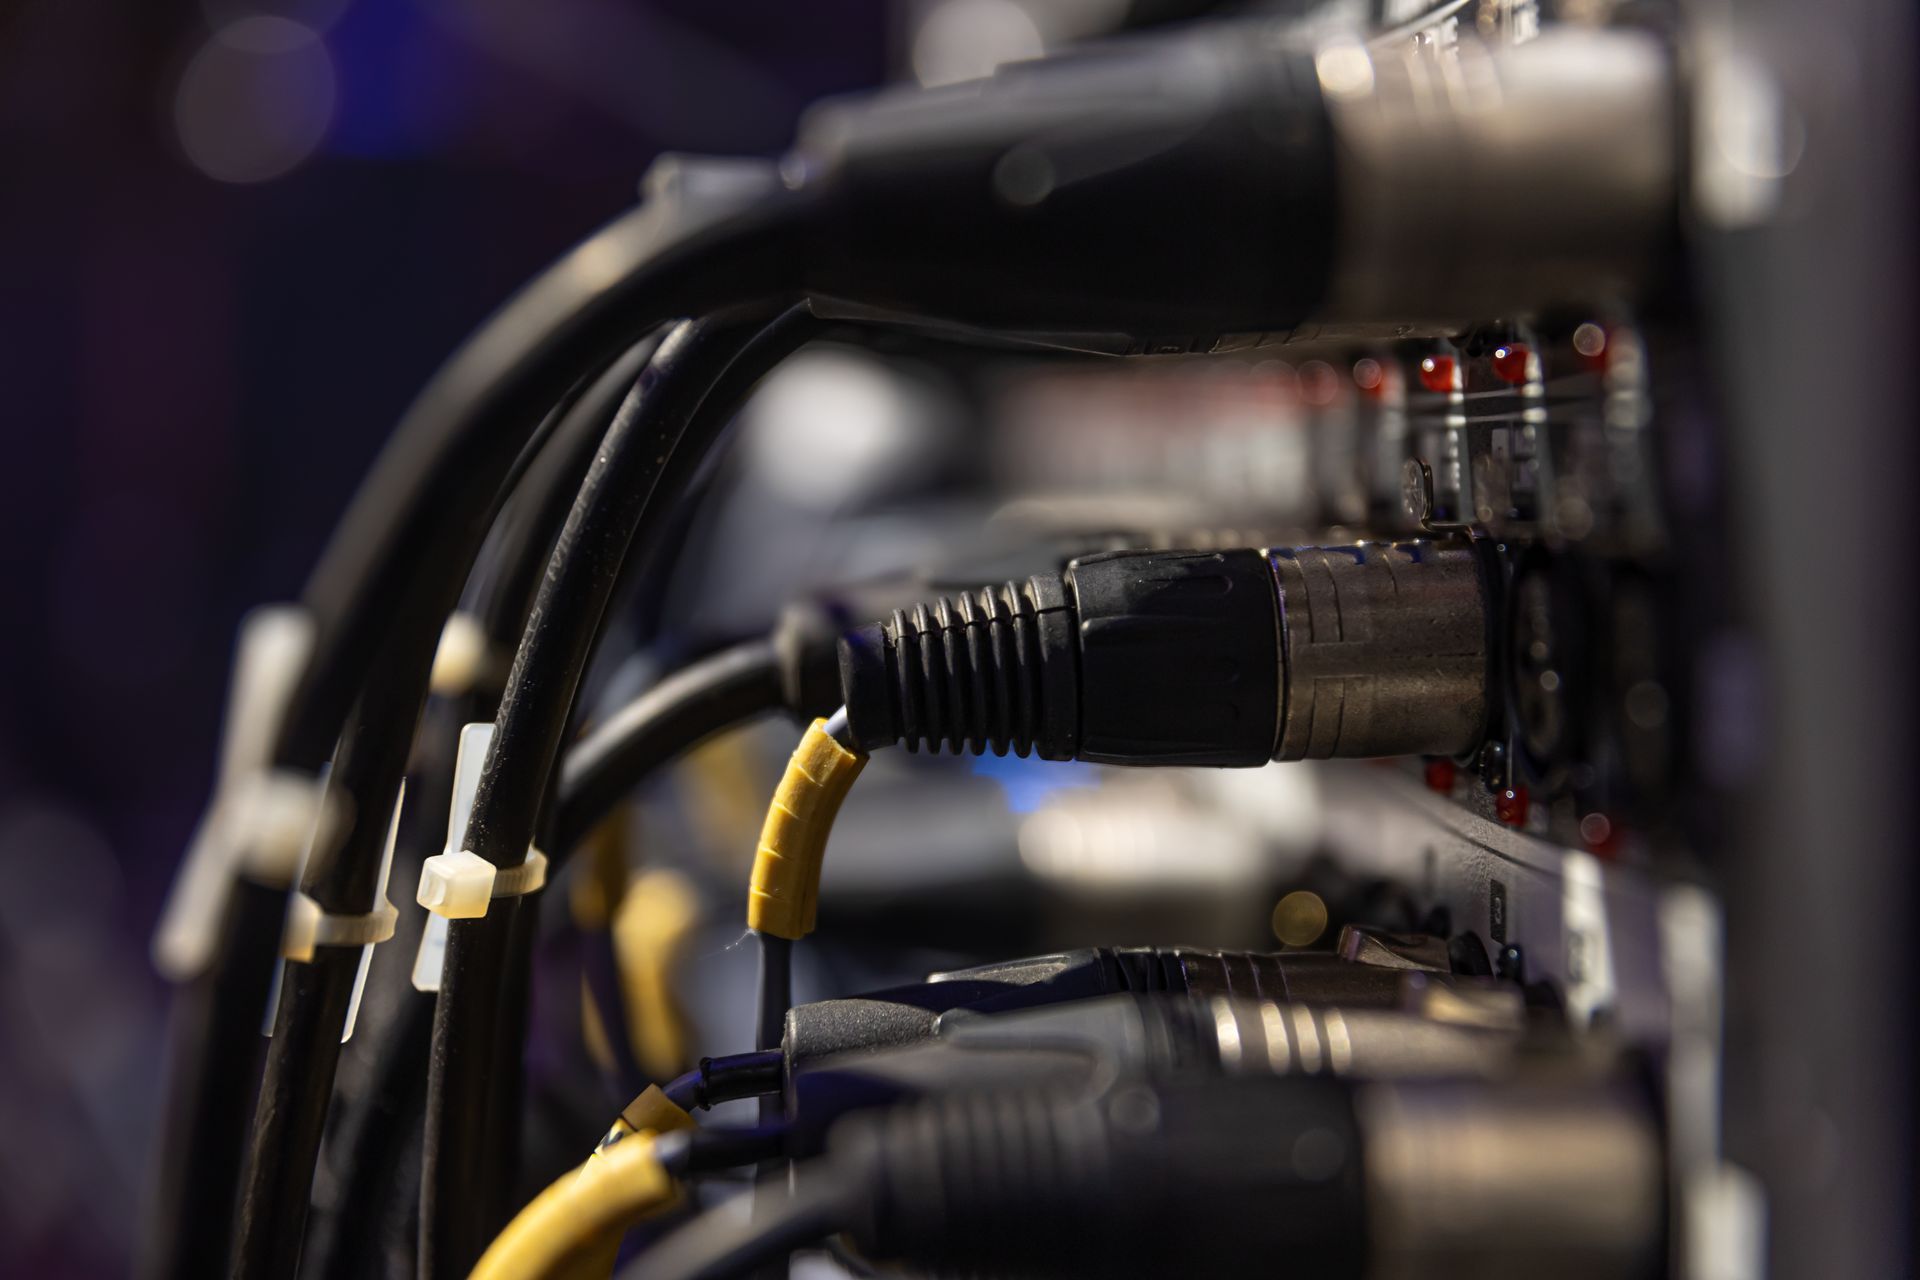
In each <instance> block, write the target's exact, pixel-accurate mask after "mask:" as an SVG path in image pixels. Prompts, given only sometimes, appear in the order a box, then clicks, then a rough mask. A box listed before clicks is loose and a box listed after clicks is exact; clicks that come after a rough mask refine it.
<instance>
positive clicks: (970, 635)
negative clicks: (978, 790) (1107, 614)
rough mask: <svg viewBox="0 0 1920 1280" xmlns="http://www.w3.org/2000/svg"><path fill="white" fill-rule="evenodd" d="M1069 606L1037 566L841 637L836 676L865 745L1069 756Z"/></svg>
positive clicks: (1073, 701) (1073, 700)
mask: <svg viewBox="0 0 1920 1280" xmlns="http://www.w3.org/2000/svg"><path fill="white" fill-rule="evenodd" d="M1072 627H1073V623H1072V614H1071V611H1070V609H1069V607H1068V604H1067V598H1066V592H1065V590H1064V588H1063V587H1062V585H1061V582H1060V580H1059V579H1058V578H1055V577H1048V576H1036V577H1033V578H1029V579H1028V580H1027V581H1025V582H1009V583H1005V584H1002V585H1001V586H997V587H986V588H982V589H981V590H979V591H969V592H966V593H964V594H961V595H956V596H942V597H941V598H939V599H937V600H935V601H933V602H931V603H930V604H917V605H914V606H913V607H912V608H910V609H896V610H895V611H894V614H893V617H892V618H890V619H888V620H887V621H886V622H884V623H877V624H875V625H873V626H868V627H863V628H861V629H860V630H858V631H855V632H852V633H851V634H849V635H847V636H845V637H843V638H842V640H841V643H840V678H841V684H842V687H843V690H844V692H845V694H846V698H847V716H848V722H849V724H850V726H851V728H852V731H853V736H854V740H855V741H856V742H858V743H859V745H860V746H861V747H862V748H864V749H866V750H872V749H874V748H875V747H881V746H889V745H891V744H893V743H896V742H898V743H904V744H905V745H906V748H907V750H909V751H918V750H920V749H921V748H922V747H925V748H926V749H927V750H929V751H938V750H939V749H940V747H941V746H942V745H943V744H944V745H945V746H946V747H947V749H948V750H950V751H952V752H953V753H954V754H955V755H958V754H960V753H961V752H962V751H968V752H971V753H973V754H974V755H980V754H983V753H985V752H987V751H992V752H993V753H994V754H995V755H1002V756H1003V755H1005V754H1007V752H1009V751H1011V752H1013V753H1014V754H1015V755H1019V756H1027V755H1031V754H1035V753H1037V754H1039V756H1040V757H1041V758H1042V759H1046V760H1070V759H1072V758H1073V755H1074V749H1075V746H1076V738H1077V734H1076V730H1077V727H1078V724H1079V699H1078V692H1079V691H1078V680H1077V678H1076V676H1075V672H1074V652H1073V650H1074V646H1073V644H1072V634H1071V633H1072Z"/></svg>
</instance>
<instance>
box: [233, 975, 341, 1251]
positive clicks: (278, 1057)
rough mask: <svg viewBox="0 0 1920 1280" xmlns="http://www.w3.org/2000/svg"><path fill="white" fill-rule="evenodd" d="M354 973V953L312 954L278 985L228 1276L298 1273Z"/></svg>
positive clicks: (282, 977) (283, 977)
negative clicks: (320, 1084) (320, 1085)
mask: <svg viewBox="0 0 1920 1280" xmlns="http://www.w3.org/2000/svg"><path fill="white" fill-rule="evenodd" d="M359 969H360V948H358V947H320V948H318V949H316V950H315V952H314V957H313V962H312V963H310V964H296V963H294V962H293V961H288V962H287V965H286V968H285V969H284V970H283V972H282V975H281V979H280V1007H279V1009H278V1011H277V1013H276V1014H275V1017H274V1022H273V1044H272V1047H271V1049H270V1050H269V1052H268V1055H267V1074H266V1077H265V1079H263V1080H262V1082H261V1085H260V1098H259V1102H258V1104H257V1106H256V1108H255V1110H254V1119H253V1142H252V1145H251V1148H250V1150H249V1152H248V1159H247V1174H246V1181H245V1187H244V1189H243V1192H242V1197H241V1201H240V1231H239V1236H238V1240H237V1243H236V1245H235V1255H234V1261H233V1271H232V1274H233V1275H234V1276H236V1277H248V1278H251V1277H270V1276H291V1275H293V1274H294V1272H295V1271H296V1270H297V1269H298V1268H299V1264H300V1244H301V1239H302V1237H303V1235H304V1233H305V1231H306V1224H307V1207H308V1200H309V1197H310V1196H311V1194H312V1189H313V1168H314V1164H315V1162H316V1161H317V1160H318V1158H319V1151H320V1137H321V1133H322V1131H323V1130H324V1129H325V1128H326V1121H327V1108H326V1105H325V1103H326V1098H327V1091H325V1090H321V1091H319V1092H318V1098H319V1105H314V1098H315V1090H314V1089H312V1088H311V1087H310V1086H311V1081H312V1079H313V1078H315V1077H318V1078H322V1079H324V1080H325V1081H326V1082H327V1083H328V1085H329V1086H331V1084H332V1081H333V1074H334V1070H335V1068H336V1067H337V1066H338V1065H339V1061H340V1029H341V1028H342V1027H343V1026H344V1025H345V1024H346V1018H347V1005H348V1002H349V1001H350V1000H351V999H352V997H353V982H354V977H355V975H356V974H357V973H358V972H359Z"/></svg>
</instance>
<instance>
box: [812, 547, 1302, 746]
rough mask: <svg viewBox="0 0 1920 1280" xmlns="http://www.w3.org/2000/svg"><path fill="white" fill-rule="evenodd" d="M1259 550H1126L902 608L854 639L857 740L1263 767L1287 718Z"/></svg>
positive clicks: (851, 683) (851, 699) (1272, 601)
mask: <svg viewBox="0 0 1920 1280" xmlns="http://www.w3.org/2000/svg"><path fill="white" fill-rule="evenodd" d="M1278 609H1279V605H1278V600H1277V597H1276V595H1275V590H1274V583H1273V575H1272V571H1271V570H1270V568H1269V567H1268V564H1267V558H1266V557H1265V556H1264V555H1263V554H1261V553H1260V552H1258V551H1248V550H1243V551H1121V552H1112V553H1109V554H1105V555H1097V556H1087V557H1083V558H1082V559H1079V560H1076V561H1074V562H1073V563H1072V564H1071V565H1069V566H1067V569H1066V572H1065V573H1063V574H1061V575H1058V576H1054V575H1039V576H1035V577H1032V578H1029V579H1027V580H1026V581H1025V582H1019V583H1011V582H1010V583H1007V584H1005V585H1003V586H998V587H988V588H985V589H983V590H979V591H970V592H966V593H964V594H961V595H954V596H944V597H942V598H940V599H938V600H934V601H932V602H930V603H926V604H919V605H915V606H913V607H912V608H910V609H900V610H896V611H895V613H894V615H893V617H892V618H890V619H889V620H888V621H886V622H884V623H878V624H875V625H873V626H869V627H865V628H862V629H861V630H859V631H855V632H852V633H851V634H849V635H846V636H844V637H842V639H841V644H840V681H841V686H842V690H841V691H842V693H843V694H844V695H845V698H846V704H847V718H848V722H849V725H850V727H851V729H852V733H853V737H854V740H855V741H856V742H857V743H858V744H859V745H860V746H861V747H862V748H863V749H865V750H868V751H871V750H874V749H875V748H877V747H883V746H890V745H892V744H893V743H896V742H904V743H905V744H906V746H907V749H908V750H910V751H918V750H920V749H921V748H922V747H923V746H924V747H925V748H927V749H929V750H933V751H938V750H939V749H940V747H941V746H942V745H945V746H946V748H947V749H948V750H950V751H952V752H953V753H954V754H956V755H958V754H960V753H961V752H963V751H968V752H972V753H974V754H975V755H978V754H981V753H983V752H986V751H992V752H993V753H994V754H995V755H1005V754H1006V753H1007V752H1008V751H1012V752H1014V753H1015V754H1016V755H1020V756H1026V755H1029V754H1035V755H1038V756H1040V757H1041V758H1042V759H1045V760H1070V759H1078V760H1094V761H1099V762H1102V763H1107V764H1133V765H1163V764H1179V765H1241V766H1245V765H1259V764H1264V763H1266V762H1267V761H1268V760H1269V759H1271V758H1272V756H1273V750H1274V743H1275V741H1276V739H1277V737H1278V732H1279V716H1280V705H1281V699H1280V642H1279V624H1278V616H1279V614H1278Z"/></svg>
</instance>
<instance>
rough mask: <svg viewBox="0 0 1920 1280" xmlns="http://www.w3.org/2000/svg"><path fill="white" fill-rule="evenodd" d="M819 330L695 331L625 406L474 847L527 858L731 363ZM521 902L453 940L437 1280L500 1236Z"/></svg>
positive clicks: (806, 322)
mask: <svg viewBox="0 0 1920 1280" xmlns="http://www.w3.org/2000/svg"><path fill="white" fill-rule="evenodd" d="M812 328H813V321H812V317H811V315H810V314H809V313H807V312H806V311H805V309H804V308H794V309H793V310H791V311H789V312H788V313H787V315H786V316H785V317H783V318H782V319H781V320H780V321H777V322H775V323H773V324H771V325H767V324H765V323H764V319H763V318H761V317H755V318H754V320H753V321H748V320H742V319H735V320H732V321H725V322H719V321H708V322H698V323H695V324H689V325H684V326H682V327H681V328H679V329H677V330H676V331H675V332H674V333H672V334H670V335H669V336H668V337H667V338H666V339H665V340H664V341H663V342H662V344H661V347H660V349H659V351H657V352H656V353H655V356H654V362H653V364H652V365H650V366H649V369H648V374H647V376H646V377H645V378H643V380H642V386H641V388H636V390H637V391H640V390H644V394H639V395H636V396H632V397H630V398H629V400H628V401H627V403H626V404H625V405H623V406H622V408H621V411H620V413H619V414H618V415H617V417H616V419H615V423H614V425H613V427H612V428H611V429H610V430H609V432H608V433H607V438H606V440H605V441H604V442H603V445H602V447H601V449H600V452H599V454H598V455H597V456H596V458H595V461H594V464H593V468H592V470H591V471H590V472H589V474H588V478H587V480H586V482H585V484H584V485H583V486H582V488H581V491H580V496H579V498H578V500H577V501H576V502H575V505H574V509H573V512H572V514H571V515H570V516H569V517H568V520H567V525H566V528H565V530H564V531H563V533H562V535H561V538H560V540H559V542H558V544H557V545H556V546H555V549H554V553H553V557H552V560H551V562H550V564H549V567H548V571H547V575H546V578H545V579H544V581H543V582H542V584H541V588H540V595H539V600H538V602H537V603H536V605H535V607H534V609H533V612H532V614H531V617H530V620H529V623H528V627H527V633H526V636H525V637H524V638H523V640H522V641H521V645H520V648H519V650H518V652H517V653H516V655H515V658H514V668H513V672H512V674H510V676H509V677H508V683H507V691H506V694H505V696H504V698H503V699H502V702H501V707H500V713H499V715H498V717H496V721H495V732H494V738H493V745H492V748H491V749H490V750H489V751H488V753H487V763H486V766H485V769H484V771H483V774H482V778H481V782H480V786H479V790H478V793H477V795H476V798H475V803H474V810H473V814H472V816H471V818H470V819H469V823H468V829H467V847H468V848H470V849H471V850H473V852H475V853H477V854H479V855H480V856H481V857H484V858H487V859H488V860H489V861H492V862H494V863H495V864H496V865H499V866H506V867H511V866H516V865H518V864H519V863H520V862H521V861H523V860H524V858H525V856H526V852H527V847H528V843H529V841H530V840H531V839H532V837H533V836H534V834H535V831H536V827H537V824H538V821H539V817H540V809H541V805H542V802H543V799H544V797H545V795H546V794H547V791H548V782H549V780H550V778H551V776H552V772H553V770H554V768H555V766H556V764H557V761H558V756H559V752H560V748H561V745H562V742H563V740H564V736H565V732H566V727H567V724H568V722H569V720H570V717H571V713H572V704H573V700H574V695H575V693H576V692H577V690H578V686H579V681H580V678H581V675H582V673H583V672H584V670H585V668H586V665H587V661H588V658H589V657H590V655H591V651H592V647H593V643H594V640H595V638H596V636H597V634H598V632H599V628H600V623H601V621H602V618H603V616H604V612H605V609H606V605H607V602H608V600H609V598H610V597H611V595H612V594H613V591H614V588H615V585H616V583H617V580H618V578H619V573H620V568H621V565H622V563H623V562H624V561H625V559H626V558H627V555H628V551H629V548H630V547H631V546H634V545H644V544H645V543H646V542H647V541H648V535H649V533H650V532H651V529H652V528H654V527H657V526H658V524H659V523H660V522H661V521H662V520H663V519H664V518H665V516H666V514H667V512H668V509H669V506H670V502H669V499H670V497H671V495H673V494H674V493H676V492H679V491H682V490H683V489H684V485H685V483H686V480H687V479H688V478H689V477H690V476H691V475H692V474H693V472H694V471H695V470H696V469H697V468H698V465H699V463H700V462H701V460H702V459H703V458H704V457H705V455H706V453H707V451H708V448H709V446H710V445H711V443H712V441H711V438H707V439H699V440H694V439H686V438H683V433H684V432H686V429H687V428H688V427H689V426H690V425H691V426H698V427H701V428H702V429H705V430H708V431H711V432H713V433H715V434H717V432H718V431H719V429H720V428H722V427H723V426H724V425H725V423H726V421H727V420H728V415H724V414H718V413H715V414H702V415H696V411H697V410H698V409H699V408H700V406H701V404H702V402H703V401H704V400H708V399H710V398H711V397H710V396H709V392H710V391H711V390H712V389H713V388H714V387H715V385H716V384H717V383H718V382H720V381H721V374H722V373H723V372H726V371H728V370H729V366H740V365H744V366H746V368H747V369H748V370H749V371H750V372H751V376H749V377H745V378H742V379H739V380H738V382H739V385H740V387H741V389H744V388H745V387H748V386H751V385H752V383H753V382H754V381H757V379H758V377H759V376H760V375H761V374H764V373H765V371H766V370H767V369H769V368H771V367H772V366H773V365H774V364H776V363H778V361H779V360H780V359H782V358H784V357H785V355H786V354H787V353H788V352H790V351H791V350H792V349H793V347H794V346H797V345H798V344H799V343H800V342H801V341H803V340H804V339H805V337H806V336H808V334H809V333H810V332H811V331H812ZM749 334H751V335H752V337H751V340H749ZM519 905H520V904H519V900H518V899H502V900H500V901H498V902H496V903H495V904H494V907H493V909H492V910H491V911H489V913H488V914H487V916H486V917H485V918H483V919H480V920H467V921H454V922H452V924H451V927H450V928H449V929H448V938H447V952H446V958H445V964H444V968H443V971H442V979H441V990H440V996H439V1000H438V1001H437V1003H436V1008H435V1017H434V1045H433V1051H432V1053H431V1055H430V1060H429V1068H428V1069H429V1076H428V1108H427V1144H426V1173H425V1176H424V1178H423V1183H422V1188H421V1223H420V1230H421V1235H420V1240H421V1246H420V1264H421V1270H422V1273H423V1274H425V1275H427V1276H429V1277H438V1276H453V1275H459V1274H464V1273H465V1271H466V1270H467V1269H468V1268H470V1267H471V1265H472V1264H473V1262H474V1260H475V1259H477V1258H478V1256H479V1254H480V1252H481V1250H482V1249H483V1248H484V1245H485V1242H486V1240H487V1238H488V1237H489V1236H490V1234H491V1228H492V1227H493V1226H495V1225H496V1224H495V1223H493V1222H491V1221H489V1220H488V1219H489V1217H490V1215H487V1214H485V1213H484V1212H481V1211H479V1207H480V1206H483V1205H485V1204H486V1203H487V1200H488V1197H487V1196H486V1195H484V1194H483V1193H482V1192H481V1190H480V1183H481V1182H483V1181H484V1179H485V1178H486V1177H487V1176H489V1174H490V1172H491V1171H487V1170H484V1169H482V1168H481V1167H480V1165H481V1162H480V1161H478V1160H476V1158H475V1157H476V1156H477V1155H479V1154H480V1153H481V1151H483V1150H484V1145H485V1142H486V1137H485V1129H486V1128H487V1126H486V1123H485V1111H486V1099H487V1097H488V1090H489V1081H490V1079H491V1076H492V1073H493V1071H494V1069H495V1065H494V1062H493V1057H494V1050H495V1049H496V1047H497V1021H496V1019H497V1015H498V997H499V991H500V984H501V982H502V981H503V980H505V978H506V969H507V964H506V961H505V958H504V954H503V952H504V943H505V940H506V938H507V936H508V934H509V932H510V930H511V927H512V919H513V916H514V915H515V913H516V911H517V910H518V909H519Z"/></svg>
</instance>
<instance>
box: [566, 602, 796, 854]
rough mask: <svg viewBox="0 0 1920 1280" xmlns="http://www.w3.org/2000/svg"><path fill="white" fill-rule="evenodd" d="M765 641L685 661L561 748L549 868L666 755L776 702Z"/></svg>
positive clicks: (774, 661)
mask: <svg viewBox="0 0 1920 1280" xmlns="http://www.w3.org/2000/svg"><path fill="white" fill-rule="evenodd" d="M782 698H783V692H782V689H781V684H780V660H779V656H778V655H777V654H776V653H775V651H774V647H773V644H772V642H771V641H767V640H749V641H747V642H745V643H743V644H738V645H734V646H733V647H732V648H728V649H722V650H721V651H720V652H718V653H715V654H711V655H709V656H707V657H705V658H702V659H700V660H699V661H697V662H693V663H689V664H688V665H687V666H685V667H682V668H681V669H680V670H678V671H676V672H674V673H673V674H672V675H670V676H668V677H667V678H666V679H664V680H662V681H660V683H658V684H656V685H654V686H653V687H652V688H650V689H648V690H647V691H646V692H645V693H643V694H641V695H640V696H639V697H638V698H635V699H634V700H633V701H632V702H629V703H627V705H626V706H624V707H622V708H620V710H618V711H616V712H615V713H614V714H613V715H612V716H610V717H608V719H607V720H606V722H605V723H603V724H601V725H599V726H598V727H597V728H595V729H594V730H593V731H592V732H591V733H589V734H588V735H587V736H586V737H585V738H583V739H581V740H580V742H578V743H577V744H575V745H574V746H573V747H572V748H570V749H569V750H568V751H567V754H566V760H565V763H564V764H563V765H562V766H561V772H560V802H559V805H558V809H559V817H558V821H557V824H556V827H555V832H554V843H553V847H552V848H550V849H548V850H547V856H548V857H549V858H553V859H554V860H555V861H556V863H557V862H558V861H559V860H560V859H562V858H564V857H565V856H566V854H567V853H568V852H569V851H571V850H572V849H573V848H574V846H576V845H578V844H579V843H580V842H581V841H582V840H584V839H585V838H586V837H587V834H588V833H589V832H590V831H592V830H593V829H594V827H596V826H598V825H599V824H600V821H601V819H603V818H605V817H606V816H607V814H608V813H609V812H611V811H612V810H613V807H614V806H615V805H616V804H618V803H619V802H620V799H621V797H623V796H626V795H628V794H630V793H631V792H632V791H633V789H634V787H636V786H637V785H639V783H640V780H641V779H643V778H645V777H646V776H647V775H649V774H651V773H652V772H653V771H654V770H655V769H657V768H659V767H660V766H661V765H663V764H665V763H666V762H667V761H668V760H671V759H672V758H673V757H674V756H676V755H678V754H680V753H681V752H683V751H686V750H688V749H689V748H691V747H693V746H694V745H696V744H697V743H699V742H702V741H704V740H705V739H706V738H708V737H711V736H712V735H713V734H716V733H718V732H720V731H721V730H723V729H728V728H731V727H733V726H734V725H737V724H739V723H741V722H742V721H745V720H747V719H750V718H751V717H753V716H756V715H758V714H760V713H761V712H764V711H770V710H774V709H776V708H778V707H779V706H781V705H782Z"/></svg>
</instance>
